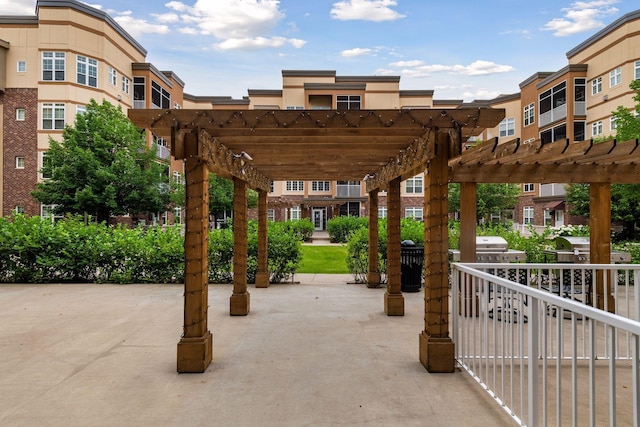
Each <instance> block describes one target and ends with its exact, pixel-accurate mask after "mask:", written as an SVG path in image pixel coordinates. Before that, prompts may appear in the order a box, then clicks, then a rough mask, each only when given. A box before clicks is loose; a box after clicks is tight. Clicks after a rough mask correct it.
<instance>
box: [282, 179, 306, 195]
mask: <svg viewBox="0 0 640 427" xmlns="http://www.w3.org/2000/svg"><path fill="white" fill-rule="evenodd" d="M286 188H287V191H296V192H302V191H304V181H287V184H286Z"/></svg>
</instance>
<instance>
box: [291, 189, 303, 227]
mask: <svg viewBox="0 0 640 427" xmlns="http://www.w3.org/2000/svg"><path fill="white" fill-rule="evenodd" d="M300 182H302V181H300ZM300 212H301V210H300V206H294V207H292V208H289V219H292V220H296V219H301V218H302V216H301V215H300Z"/></svg>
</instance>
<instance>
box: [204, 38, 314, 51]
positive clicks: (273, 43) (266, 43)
mask: <svg viewBox="0 0 640 427" xmlns="http://www.w3.org/2000/svg"><path fill="white" fill-rule="evenodd" d="M305 43H306V42H305V41H304V40H300V39H287V38H285V37H254V38H239V39H226V40H224V41H222V42H220V43H216V44H215V45H214V47H215V48H216V49H218V50H255V49H262V48H266V47H282V46H285V45H287V44H289V45H292V46H293V47H296V48H301V47H302V46H304V44H305Z"/></svg>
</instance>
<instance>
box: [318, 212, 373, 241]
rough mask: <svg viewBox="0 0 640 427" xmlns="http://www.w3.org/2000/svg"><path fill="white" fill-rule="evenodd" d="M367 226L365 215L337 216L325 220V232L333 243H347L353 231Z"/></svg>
mask: <svg viewBox="0 0 640 427" xmlns="http://www.w3.org/2000/svg"><path fill="white" fill-rule="evenodd" d="M367 226H368V219H367V218H365V217H355V216H339V217H336V218H331V219H330V220H329V221H327V233H328V234H329V238H330V239H331V241H332V242H333V243H347V242H348V241H349V238H350V237H351V235H352V234H353V233H355V232H356V231H357V230H359V229H361V228H366V227H367Z"/></svg>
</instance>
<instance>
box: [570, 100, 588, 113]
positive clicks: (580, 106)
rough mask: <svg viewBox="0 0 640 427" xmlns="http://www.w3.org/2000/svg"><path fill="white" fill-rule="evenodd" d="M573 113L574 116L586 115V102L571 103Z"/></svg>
mask: <svg viewBox="0 0 640 427" xmlns="http://www.w3.org/2000/svg"><path fill="white" fill-rule="evenodd" d="M573 115H574V116H586V115H587V103H586V102H585V101H575V102H574V103H573Z"/></svg>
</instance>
